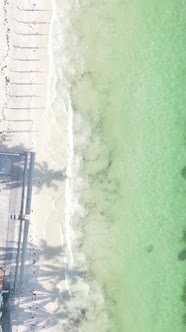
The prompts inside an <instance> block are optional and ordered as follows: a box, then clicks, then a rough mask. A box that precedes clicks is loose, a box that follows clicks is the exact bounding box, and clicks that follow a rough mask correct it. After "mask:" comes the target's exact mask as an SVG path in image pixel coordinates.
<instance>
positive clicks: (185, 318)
mask: <svg viewBox="0 0 186 332" xmlns="http://www.w3.org/2000/svg"><path fill="white" fill-rule="evenodd" d="M182 322H183V325H186V314H184V315H183V316H182Z"/></svg>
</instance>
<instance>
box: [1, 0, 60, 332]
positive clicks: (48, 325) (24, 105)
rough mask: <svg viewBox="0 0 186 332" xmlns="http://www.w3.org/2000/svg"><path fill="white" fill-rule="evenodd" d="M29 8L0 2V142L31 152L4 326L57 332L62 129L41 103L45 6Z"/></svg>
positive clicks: (43, 1)
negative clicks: (21, 269)
mask: <svg viewBox="0 0 186 332" xmlns="http://www.w3.org/2000/svg"><path fill="white" fill-rule="evenodd" d="M32 4H34V2H33V1H13V2H11V3H10V4H9V3H8V2H7V1H4V2H1V4H0V6H1V8H0V28H1V29H0V30H1V54H0V61H1V80H0V94H1V122H0V132H1V139H2V142H3V144H4V148H5V149H9V150H14V151H18V150H29V151H34V152H36V168H35V173H34V183H33V184H34V186H33V200H32V214H31V222H30V228H29V235H28V244H27V254H26V259H25V273H24V279H23V282H22V283H21V284H19V287H18V289H17V293H16V297H15V302H14V305H13V307H12V312H11V320H12V324H13V327H12V329H13V331H19V332H26V331H27V332H30V331H43V330H44V331H48V332H49V331H55V332H57V331H58V328H59V331H61V329H60V327H59V326H60V325H59V324H58V322H59V321H60V320H63V319H65V317H63V315H61V313H59V312H58V301H59V300H60V296H61V295H60V292H59V287H61V280H63V279H64V271H63V269H62V266H61V262H62V258H63V250H62V249H63V247H62V245H63V237H62V232H61V224H59V221H61V218H64V211H65V209H64V202H65V198H64V195H65V181H64V172H63V170H64V169H65V168H66V162H67V135H66V131H65V124H66V123H67V118H66V115H65V114H64V115H63V114H62V117H63V116H64V129H63V132H62V131H59V130H58V131H57V132H56V131H55V130H57V126H56V124H57V121H58V120H59V119H56V118H55V116H54V114H53V113H52V110H51V108H50V98H49V97H48V88H49V86H48V82H49V53H48V35H49V32H50V23H51V15H52V11H51V4H50V1H49V0H40V1H38V2H37V5H36V6H33V5H32ZM23 8H25V9H30V8H32V9H43V10H47V11H35V10H34V11H24V10H22V9H23ZM29 22H33V23H29ZM37 22H40V23H37ZM41 22H45V24H44V23H43V24H42V23H41ZM27 34H32V35H27ZM35 34H36V35H35ZM25 47H33V48H25ZM35 47H36V48H35ZM30 71H32V72H30ZM34 71H36V72H34ZM51 75H52V73H51ZM50 78H51V79H52V77H50ZM53 79H54V77H53ZM30 83H31V84H30ZM60 120H61V119H60ZM54 136H55V144H54ZM59 152H61V153H59ZM59 184H60V190H59V187H58V185H59ZM59 215H60V218H59ZM58 283H59V284H60V285H58Z"/></svg>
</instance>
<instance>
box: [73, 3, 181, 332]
mask: <svg viewBox="0 0 186 332" xmlns="http://www.w3.org/2000/svg"><path fill="white" fill-rule="evenodd" d="M74 6H75V4H74ZM75 7H76V10H75V14H74V9H73V5H72V6H70V7H69V11H68V14H69V17H70V23H69V30H68V31H70V27H71V29H72V31H74V33H75V34H76V37H77V39H76V41H75V42H74V44H73V52H74V50H75V49H76V50H77V54H78V56H77V57H76V58H75V59H76V61H75V62H74V67H73V74H72V73H70V75H71V76H73V77H74V79H73V82H72V84H71V85H70V91H71V98H72V106H73V110H74V135H75V154H76V155H77V156H79V159H78V160H79V164H78V165H79V174H80V177H81V181H82V182H83V183H84V186H83V185H82V182H81V189H79V190H78V199H79V201H80V203H81V205H82V206H83V207H84V209H85V210H86V216H82V218H81V223H82V224H81V225H82V226H83V233H82V234H83V236H82V237H81V245H80V247H81V250H82V251H83V252H84V253H85V254H86V257H88V262H89V273H90V276H91V278H92V279H93V280H95V281H96V283H97V284H98V285H99V287H100V290H101V291H102V293H103V296H104V315H105V312H106V313H107V317H108V322H107V323H106V319H105V320H101V318H100V316H101V315H102V314H103V312H101V313H100V312H97V313H96V315H95V317H94V318H92V325H91V327H90V326H89V327H87V328H86V329H85V328H84V329H83V330H82V331H85V330H86V331H87V332H91V331H94V330H95V328H96V329H97V331H98V332H104V331H112V332H183V331H185V329H186V307H185V305H186V268H185V259H186V228H185V218H186V217H185V216H186V181H185V179H186V170H185V165H186V157H185V156H186V155H185V149H186V134H185V130H186V110H185V107H186V94H185V83H186V61H185V54H186V39H185V36H186V34H185V28H186V23H185V17H186V2H185V1H181V0H178V1H173V0H165V1H160V0H156V1H154V0H150V1H146V0H138V1H137V0H132V1H124V0H123V1H121V0H107V1H104V0H102V1H100V0H99V1H98V0H92V1H91V0H82V1H79V4H76V6H75ZM67 25H68V24H67ZM72 35H73V33H72V34H71V33H69V40H70V37H71V36H72ZM74 45H75V46H74ZM78 57H79V59H80V60H79V62H78ZM71 76H70V77H71ZM79 188H80V187H79ZM81 231H82V227H81ZM96 321H97V322H98V321H99V323H96ZM104 322H105V323H104ZM104 324H105V325H104ZM85 326H86V325H85ZM87 326H88V325H87Z"/></svg>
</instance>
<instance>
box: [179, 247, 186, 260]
mask: <svg viewBox="0 0 186 332" xmlns="http://www.w3.org/2000/svg"><path fill="white" fill-rule="evenodd" d="M178 259H179V260H180V261H184V260H186V249H183V250H182V251H181V252H180V253H179V255H178Z"/></svg>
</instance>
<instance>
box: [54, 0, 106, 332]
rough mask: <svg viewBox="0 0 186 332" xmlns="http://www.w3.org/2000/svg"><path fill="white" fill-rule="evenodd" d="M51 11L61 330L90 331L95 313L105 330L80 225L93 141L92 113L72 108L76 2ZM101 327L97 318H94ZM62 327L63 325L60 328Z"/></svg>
mask: <svg viewBox="0 0 186 332" xmlns="http://www.w3.org/2000/svg"><path fill="white" fill-rule="evenodd" d="M52 5H53V16H52V22H51V28H50V38H49V59H50V72H49V82H48V88H49V94H48V96H49V97H48V105H49V107H48V109H49V111H50V112H51V113H52V118H53V120H54V121H55V122H56V124H57V126H58V128H59V129H60V130H61V131H63V132H64V133H66V141H65V142H66V144H67V145H68V153H67V154H68V160H67V164H66V184H65V220H64V221H62V222H61V239H62V245H63V246H64V248H65V249H64V259H63V262H61V264H62V269H64V271H65V273H64V275H65V278H64V279H62V280H61V281H60V282H59V283H58V285H57V287H58V289H59V292H60V301H58V308H57V310H58V312H61V313H62V315H58V317H59V318H58V323H57V324H56V329H58V328H59V329H61V328H63V330H62V331H74V332H75V331H85V330H86V331H88V330H89V329H90V330H92V328H93V327H96V326H97V325H96V324H97V323H96V319H97V317H100V316H101V319H100V318H99V321H100V320H102V321H103V325H102V327H101V331H102V332H104V331H106V321H107V317H106V314H105V311H104V298H103V295H102V292H101V289H100V287H99V285H98V284H97V283H96V282H95V281H94V280H93V278H92V277H91V275H90V272H89V270H88V268H89V264H88V261H87V257H86V256H85V254H84V253H83V251H82V249H81V246H82V243H83V239H84V236H85V234H84V231H83V225H84V222H85V220H86V216H87V214H88V213H89V209H88V207H87V206H86V205H83V202H81V193H82V192H83V190H84V189H85V188H87V187H88V186H89V183H88V181H87V179H86V177H85V176H83V175H82V173H81V167H82V164H83V151H84V149H85V148H86V147H87V146H88V145H89V143H90V142H91V136H92V128H91V121H90V120H91V119H90V118H88V117H87V116H86V115H85V114H84V115H83V114H81V113H80V112H77V111H76V110H75V109H74V105H73V104H72V101H71V89H72V87H73V86H74V85H76V84H78V80H79V79H80V77H81V75H82V73H83V70H84V69H83V58H82V56H81V54H80V49H79V45H78V44H79V38H80V36H79V35H78V32H77V31H78V27H77V26H76V22H77V17H78V13H79V11H80V10H81V7H80V4H79V2H78V1H77V0H76V1H75V0H74V1H72V0H71V1H64V2H61V1H60V0H59V1H58V0H56V1H55V0H53V1H52ZM59 112H60V113H61V112H63V113H64V118H65V119H66V120H65V121H64V123H58V120H57V119H58V114H59ZM98 326H99V327H100V322H99V323H98ZM60 331H61V330H60Z"/></svg>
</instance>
